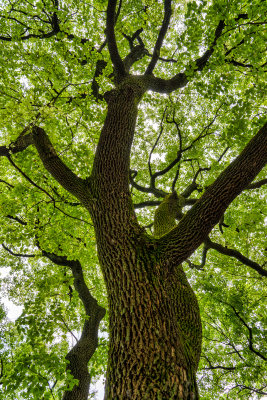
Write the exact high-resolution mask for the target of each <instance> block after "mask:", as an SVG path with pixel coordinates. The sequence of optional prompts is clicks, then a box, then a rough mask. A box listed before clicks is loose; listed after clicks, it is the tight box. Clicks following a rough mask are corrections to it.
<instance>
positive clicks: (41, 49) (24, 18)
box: [0, 0, 267, 400]
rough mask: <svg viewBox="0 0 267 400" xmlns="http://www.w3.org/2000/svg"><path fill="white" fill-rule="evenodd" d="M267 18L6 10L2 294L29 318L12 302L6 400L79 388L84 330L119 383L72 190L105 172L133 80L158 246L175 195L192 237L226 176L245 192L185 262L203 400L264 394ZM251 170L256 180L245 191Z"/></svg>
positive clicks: (4, 367)
mask: <svg viewBox="0 0 267 400" xmlns="http://www.w3.org/2000/svg"><path fill="white" fill-rule="evenodd" d="M266 11H267V10H266V3H265V2H264V1H262V0H253V2H248V1H244V0H232V1H231V2H228V1H225V0H214V1H209V2H208V1H205V0H202V1H186V0H181V1H176V0H173V1H172V2H171V0H165V1H163V0H162V1H160V0H134V1H133V0H121V1H119V2H118V4H117V2H116V1H115V0H109V1H106V0H93V1H90V2H86V1H84V0H71V1H68V2H66V1H63V0H62V1H61V0H60V1H58V0H40V1H39V0H31V1H6V0H3V1H2V2H1V6H0V26H1V29H0V41H1V57H0V69H1V74H0V116H1V117H0V134H1V142H0V193H1V198H0V213H1V228H0V236H1V240H0V243H1V245H2V246H1V248H0V262H1V267H3V268H4V270H5V271H6V268H8V269H7V271H8V274H4V275H3V277H2V279H1V293H2V295H3V297H7V298H8V299H10V300H11V301H12V302H13V303H14V304H16V305H22V306H23V310H22V313H21V315H20V317H19V318H18V319H17V320H16V321H15V322H12V321H10V320H9V319H8V318H7V310H6V308H5V307H4V305H3V303H2V304H1V309H0V316H1V325H0V329H1V338H2V341H1V344H0V352H1V356H0V384H1V386H2V391H1V393H0V399H5V400H9V399H10V400H11V399H12V400H13V399H15V398H16V399H18V400H22V399H43V400H45V399H46V400H50V399H57V400H59V399H61V398H62V396H63V393H64V392H65V391H66V389H69V390H70V391H71V389H72V388H73V387H74V386H75V385H76V383H77V380H75V379H74V378H73V376H72V375H71V373H70V372H69V371H68V368H67V363H68V361H67V360H66V358H65V357H66V355H67V354H70V353H69V352H70V349H71V348H72V347H73V346H74V345H75V344H76V343H79V340H80V341H82V340H83V339H84V338H85V331H86V329H88V330H89V331H90V335H91V336H90V338H89V339H90V340H89V339H88V343H89V344H88V343H87V342H86V343H87V348H88V349H89V348H90V352H89V353H90V354H88V361H89V363H88V370H89V374H90V377H91V378H92V381H93V382H94V381H96V380H97V379H99V377H102V376H103V375H104V374H105V371H106V365H107V352H108V341H109V340H108V338H109V326H108V315H109V307H108V300H107V287H106V285H105V283H104V280H103V276H102V272H101V268H100V265H99V259H98V255H97V247H99V244H98V243H97V238H96V235H95V230H94V226H95V227H96V225H97V224H96V221H95V220H93V219H92V218H91V216H90V215H89V213H88V210H87V209H86V207H85V203H86V200H84V201H83V198H82V196H81V197H80V198H77V195H76V194H75V193H76V192H75V191H76V189H77V188H79V185H81V186H82V185H83V184H84V182H87V181H88V182H89V183H90V176H91V174H92V175H93V176H94V174H96V173H95V167H93V165H94V161H95V160H96V159H99V158H101V156H102V153H101V152H100V150H98V151H96V149H99V143H100V140H99V138H100V132H101V129H102V126H103V124H104V121H105V119H106V116H107V103H109V101H110V100H109V98H110V97H111V96H113V92H112V90H114V88H118V87H121V86H120V85H122V84H125V82H127V79H131V81H130V82H131V85H134V84H133V83H132V82H134V79H136V82H137V83H136V85H137V86H138V85H139V84H140V83H139V82H141V86H142V85H143V87H144V88H143V89H142V90H143V93H142V96H141V95H140V98H141V97H142V99H141V101H140V103H139V104H138V117H137V123H136V127H135V134H134V139H133V145H132V148H131V154H130V169H129V176H127V177H126V178H127V179H126V180H127V182H128V181H129V188H130V193H131V198H132V202H133V207H134V209H135V213H136V215H137V220H138V223H139V225H140V227H141V229H142V232H145V234H146V235H147V236H148V237H153V233H154V230H153V224H154V214H155V210H156V209H157V207H158V206H159V205H160V204H161V203H162V201H163V199H164V198H166V196H167V195H168V194H170V193H173V192H174V191H175V192H176V193H177V197H178V199H179V207H178V210H176V213H175V218H176V222H177V223H179V224H180V226H181V227H182V228H181V230H180V234H181V235H183V234H185V235H186V234H187V231H186V229H185V228H183V227H184V226H185V224H186V223H185V222H184V221H187V219H186V218H189V217H188V215H190V216H193V217H194V218H195V221H196V232H197V229H198V227H199V226H201V225H202V224H204V222H205V218H204V217H205V216H204V217H203V220H202V219H198V218H199V217H198V216H199V215H202V214H201V213H200V211H199V209H198V208H197V206H196V204H204V203H205V202H204V203H203V201H202V203H200V202H197V201H198V200H199V199H204V200H205V196H206V198H207V197H208V196H209V193H211V192H212V190H213V189H211V188H214V186H213V182H214V181H215V182H218V179H220V178H218V177H219V176H220V177H221V176H222V177H224V176H225V175H224V174H225V172H223V171H226V168H227V167H229V165H230V167H229V168H232V170H231V171H232V172H230V173H229V172H228V174H230V176H233V179H235V181H234V184H233V186H231V180H229V183H227V185H228V186H227V185H226V186H227V187H223V189H222V192H223V191H224V190H225V191H226V190H228V192H229V190H230V191H232V192H233V197H232V199H230V200H229V201H228V200H227V201H228V203H227V201H226V200H225V204H223V200H222V203H221V204H222V205H221V207H222V217H221V219H220V221H215V220H214V222H211V223H210V227H209V230H208V231H207V232H205V233H203V235H202V236H201V237H199V238H198V237H196V238H194V243H196V241H197V243H198V244H197V245H195V247H194V248H193V247H192V249H188V250H187V249H185V255H183V254H182V256H181V260H180V259H179V257H178V256H177V259H179V260H180V261H179V262H178V263H180V262H183V264H182V265H183V267H184V269H185V271H186V275H187V277H188V279H189V281H190V284H191V286H192V288H193V290H194V292H195V294H196V296H197V299H198V302H199V307H200V311H201V319H202V329H203V341H202V354H201V358H200V365H199V369H198V374H197V378H198V385H199V392H200V398H201V399H207V400H208V399H215V398H222V399H248V398H251V399H254V398H255V399H260V398H262V396H263V395H267V386H266V357H267V351H266V336H264V335H265V329H266V275H267V267H266V250H267V249H266V247H267V244H266V222H267V219H266V218H267V208H266V183H267V180H266V169H264V168H263V166H264V164H265V163H266V159H267V155H266V153H267V150H266V136H267V135H266V103H265V101H266V100H265V96H266V95H265V94H266V17H265V15H266ZM134 77H135V78H134ZM114 96H115V95H114ZM135 101H136V99H135ZM258 132H259V133H258ZM37 136H38V139H37ZM103 140H104V139H103ZM253 140H254V142H253ZM256 140H258V142H257V143H262V147H261V146H260V145H259V144H257V147H255V146H256V145H253V143H256ZM248 143H252V144H251V147H246V146H247V145H248ZM103 146H104V145H103ZM123 146H124V147H125V149H126V150H127V149H128V147H129V145H128V143H127V142H126V141H125V143H122V144H121V148H123ZM248 146H249V145H248ZM253 146H254V147H253ZM244 148H246V149H247V150H244ZM254 148H256V149H257V153H259V154H261V157H262V163H261V164H260V165H256V162H254V161H253V162H252V161H251V160H250V156H251V158H253V157H254V156H253V151H254ZM126 150H125V151H126ZM243 150H244V152H243V153H242V151H243ZM108 151H109V149H106V152H107V153H108ZM240 154H241V156H240ZM242 154H243V156H242ZM115 156H116V155H115ZM238 156H240V157H241V158H242V157H243V159H242V160H243V161H242V163H243V164H242V165H243V167H242V168H243V170H244V171H245V169H246V164H247V165H248V167H247V170H248V171H245V172H244V174H245V173H246V174H248V184H247V185H246V187H243V186H244V185H243V183H241V184H240V188H239V187H238V184H239V176H237V177H235V174H236V171H235V169H234V168H235V164H234V163H233V160H234V159H236V157H238ZM53 157H54V158H53ZM253 160H254V159H253ZM231 163H232V164H231ZM99 168H100V167H99ZM101 168H102V167H101ZM112 168H113V164H112V162H111V163H110V169H111V170H112ZM239 168H240V167H239ZM122 169H123V167H122ZM55 171H56V172H55ZM228 171H230V170H228ZM65 174H66V176H67V177H68V179H67V180H66V179H65ZM220 174H222V175H220ZM249 174H250V175H249ZM256 176H257V178H256V179H255V180H254V178H255V177H256ZM118 178H119V177H118ZM217 178H218V179H217ZM216 179H217V180H216ZM222 179H223V178H222ZM240 180H241V178H240ZM252 181H253V182H252ZM118 182H119V183H118V184H120V181H119V179H118ZM242 185H243V186H242ZM115 189H116V188H115ZM115 189H114V187H113V182H112V181H111V182H110V192H111V195H112V193H113V192H114V193H115V192H116V190H115ZM216 190H217V192H216V193H219V194H220V195H221V197H222V198H223V193H221V192H220V190H221V189H220V186H218V188H217V189H216ZM212 193H213V192H212ZM239 193H240V194H239ZM238 194H239V195H238ZM115 195H116V194H114V196H115ZM237 195H238V196H237ZM202 196H203V197H202ZM212 196H213V201H214V204H215V206H216V204H217V203H216V196H215V194H212ZM236 196H237V197H236ZM223 199H224V198H223ZM91 201H92V204H93V203H94V202H98V198H93V197H92V198H91ZM226 203H227V204H226ZM92 207H93V206H92ZM194 207H196V208H194ZM194 210H196V211H194ZM224 210H225V211H224ZM189 213H191V214H189ZM194 213H195V214H194ZM203 215H204V214H203ZM190 218H192V217H190ZM210 218H211V219H212V217H210ZM180 221H181V222H180ZM183 224H184V225H183ZM214 224H216V226H215V227H214V229H213V230H212V232H211V233H210V234H209V232H210V231H211V229H212V226H213V225H214ZM178 226H179V225H178ZM100 228H101V227H100ZM103 229H104V227H103ZM112 229H116V227H115V228H112ZM172 232H173V231H171V233H169V234H168V233H167V235H166V236H163V238H162V240H161V241H159V243H160V244H162V245H165V244H166V243H167V241H168V238H169V237H170V236H168V235H173V233H172ZM208 234H209V236H208ZM177 235H178V234H177ZM159 236H160V235H159ZM196 236H197V235H196ZM176 239H177V242H178V241H179V240H182V239H180V238H179V237H178V236H177V238H176ZM151 240H152V239H151ZM170 243H171V241H170ZM176 244H177V243H176V242H174V245H173V247H175V246H176ZM166 246H167V245H166ZM171 246H172V245H171V244H169V248H170V250H169V251H173V249H172V248H171ZM167 247H168V246H167ZM167 247H166V248H167ZM195 249H196V250H195ZM167 251H168V250H167ZM186 251H187V253H186ZM192 252H193V254H192ZM121 284H122V285H123V282H122V283H121ZM96 301H97V302H96ZM105 310H106V315H105V317H104V314H105ZM98 331H99V334H98V335H99V340H98V345H97V332H98ZM86 340H87V339H86ZM90 346H91V347H90ZM264 346H265V348H264ZM91 378H90V379H91ZM90 396H91V397H90V398H94V393H93V390H92V389H91V391H90Z"/></svg>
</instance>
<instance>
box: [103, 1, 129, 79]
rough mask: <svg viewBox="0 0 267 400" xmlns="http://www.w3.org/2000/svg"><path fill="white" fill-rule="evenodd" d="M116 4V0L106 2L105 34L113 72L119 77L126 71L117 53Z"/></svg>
mask: <svg viewBox="0 0 267 400" xmlns="http://www.w3.org/2000/svg"><path fill="white" fill-rule="evenodd" d="M116 4H117V0H109V2H108V7H107V20H106V36H107V42H108V49H109V54H110V58H111V61H112V64H113V66H114V69H115V72H116V74H117V75H118V78H119V79H120V78H123V77H124V76H126V71H125V67H124V64H123V61H122V59H121V56H120V54H119V50H118V47H117V42H116V37H115V32H114V25H115V10H116Z"/></svg>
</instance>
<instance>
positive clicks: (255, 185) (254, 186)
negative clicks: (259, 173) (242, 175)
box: [245, 179, 267, 190]
mask: <svg viewBox="0 0 267 400" xmlns="http://www.w3.org/2000/svg"><path fill="white" fill-rule="evenodd" d="M266 183H267V179H262V180H260V181H258V182H253V183H251V184H250V185H248V186H247V187H246V188H245V190H249V189H259V188H260V187H262V186H263V185H266Z"/></svg>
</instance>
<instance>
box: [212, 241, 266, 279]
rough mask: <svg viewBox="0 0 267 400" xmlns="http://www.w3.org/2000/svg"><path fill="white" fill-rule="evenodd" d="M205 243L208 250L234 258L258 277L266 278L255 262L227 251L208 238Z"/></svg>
mask: <svg viewBox="0 0 267 400" xmlns="http://www.w3.org/2000/svg"><path fill="white" fill-rule="evenodd" d="M205 243H206V244H207V246H208V248H210V249H214V250H217V251H218V252H219V253H221V254H225V255H226V256H230V257H234V258H236V259H237V260H239V261H241V262H242V263H243V264H245V265H247V266H248V267H250V268H252V269H254V270H255V271H257V272H258V273H259V274H260V275H262V276H267V271H266V270H265V269H264V268H262V267H261V266H260V265H259V264H258V263H256V262H255V261H252V260H250V259H249V258H247V257H245V256H244V255H243V254H241V253H240V252H239V251H237V250H235V249H229V248H228V247H224V246H222V245H221V244H219V243H215V242H212V241H211V240H210V239H209V238H208V239H207V240H206V241H205Z"/></svg>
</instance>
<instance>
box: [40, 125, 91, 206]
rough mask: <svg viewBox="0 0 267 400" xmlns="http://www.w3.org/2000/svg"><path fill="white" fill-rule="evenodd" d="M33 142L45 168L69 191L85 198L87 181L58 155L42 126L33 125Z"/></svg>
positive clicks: (80, 198)
mask: <svg viewBox="0 0 267 400" xmlns="http://www.w3.org/2000/svg"><path fill="white" fill-rule="evenodd" d="M32 132H33V143H34V145H35V147H36V149H37V151H38V153H39V156H40V158H41V160H42V162H43V165H44V167H45V169H46V170H47V171H48V172H49V173H50V174H51V175H52V176H53V177H54V178H55V179H56V180H57V181H58V182H59V184H60V185H61V186H62V187H63V188H64V189H66V190H67V191H68V192H70V193H71V194H73V195H74V196H76V197H77V198H78V199H79V200H81V201H82V199H83V200H84V198H83V196H84V194H85V182H84V180H83V179H81V178H79V177H78V176H77V175H76V174H75V173H74V172H72V171H71V169H70V168H69V167H67V166H66V165H65V164H64V163H63V161H62V160H61V159H60V158H59V156H58V155H57V153H56V151H55V149H54V147H53V145H52V143H51V142H50V140H49V137H48V136H47V134H46V133H45V131H44V130H43V129H42V128H39V127H37V126H34V127H33V130H32Z"/></svg>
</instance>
